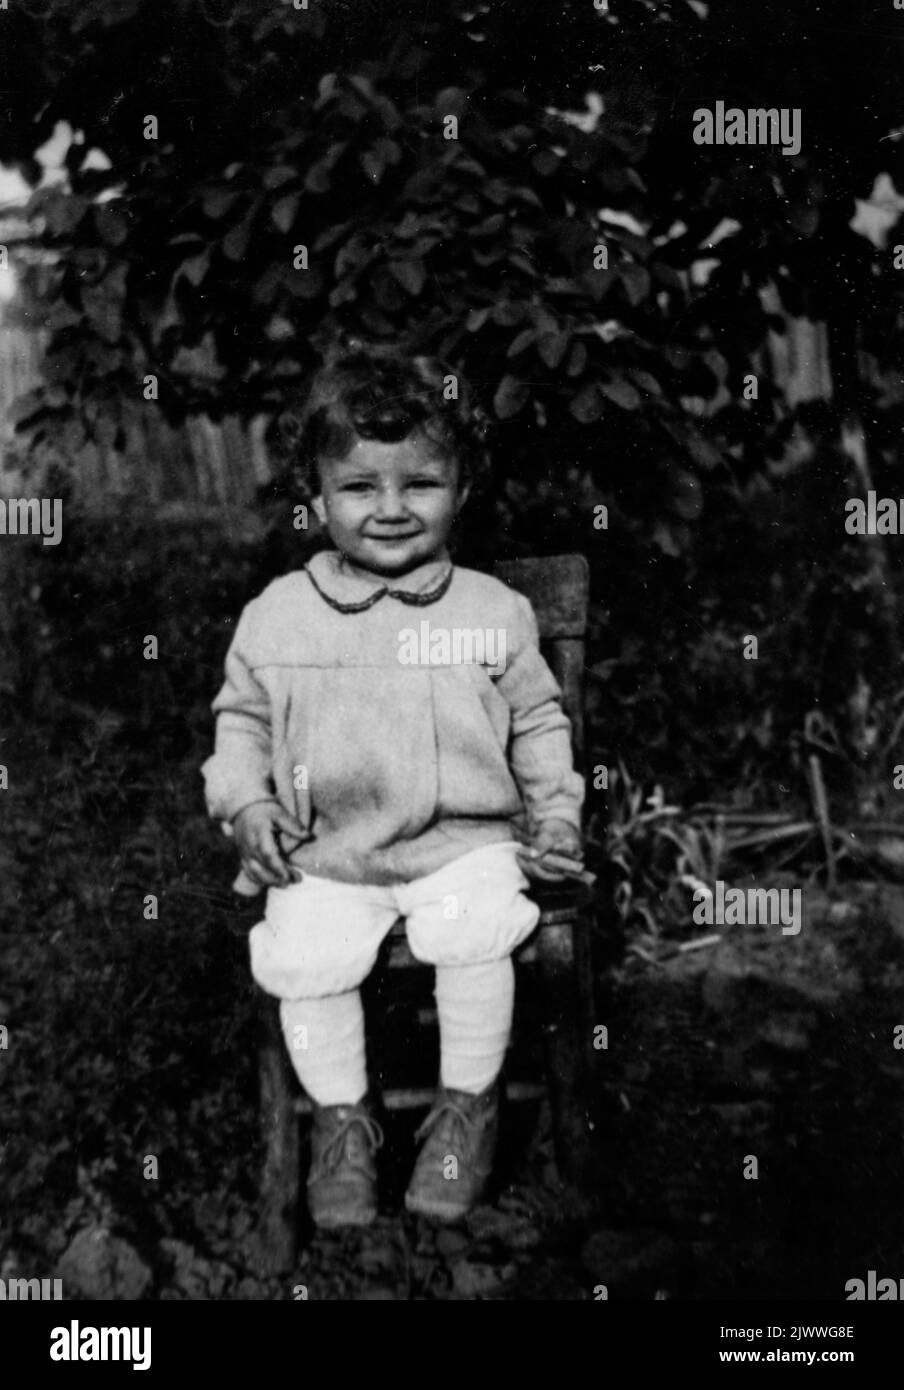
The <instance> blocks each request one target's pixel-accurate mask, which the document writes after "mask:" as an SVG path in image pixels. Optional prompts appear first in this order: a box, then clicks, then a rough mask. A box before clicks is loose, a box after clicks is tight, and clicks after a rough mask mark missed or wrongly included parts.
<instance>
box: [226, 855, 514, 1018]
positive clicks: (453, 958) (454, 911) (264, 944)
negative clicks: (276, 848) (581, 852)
mask: <svg viewBox="0 0 904 1390" xmlns="http://www.w3.org/2000/svg"><path fill="white" fill-rule="evenodd" d="M518 848H519V845H518V842H517V841H515V840H511V841H508V840H507V841H504V842H503V843H501V844H495V845H484V846H483V847H482V848H481V849H476V850H473V851H472V852H471V853H469V854H464V855H462V856H461V857H460V858H459V859H454V860H453V861H452V862H451V863H450V864H446V865H445V866H444V867H443V868H442V869H438V870H437V871H436V873H433V874H428V875H427V876H426V877H425V878H418V879H414V880H413V882H411V883H402V884H396V885H394V886H393V887H389V888H383V887H374V886H372V885H369V884H360V883H337V882H335V881H334V880H332V879H326V878H315V877H314V875H313V874H305V876H304V878H303V879H302V880H301V882H300V883H293V884H292V885H291V886H290V887H288V888H270V889H268V892H267V907H266V915H265V917H264V920H263V921H262V922H258V924H257V926H255V927H252V929H251V936H250V948H251V973H252V975H253V976H254V978H255V980H256V981H257V983H258V984H259V985H260V986H261V988H262V989H264V990H266V992H267V993H268V994H272V995H275V996H276V998H277V999H318V998H323V997H324V996H326V995H330V994H344V993H345V992H346V991H347V990H351V989H356V988H357V987H358V985H360V983H361V981H362V980H363V979H365V977H366V976H367V975H369V974H370V972H371V970H372V969H373V966H374V963H375V961H376V959H377V952H378V950H379V948H380V943H381V942H382V941H383V938H384V937H385V936H386V935H387V933H388V932H389V931H390V930H391V929H392V927H393V926H394V924H395V923H396V922H397V921H398V920H399V918H400V917H403V918H404V919H405V922H406V934H407V937H408V944H409V946H410V948H411V953H412V955H413V956H414V957H415V958H416V959H417V960H420V961H424V962H425V963H427V964H430V965H479V964H482V963H483V962H485V961H491V960H500V959H502V958H503V957H505V956H509V955H511V953H512V951H513V950H514V949H515V947H516V946H518V945H520V943H521V942H522V941H524V940H525V939H526V938H527V937H528V936H530V934H531V932H532V931H533V930H534V927H535V926H536V925H537V922H538V920H539V917H540V909H539V907H538V906H537V904H536V903H534V902H532V901H531V899H530V898H528V897H526V896H525V893H524V890H525V889H526V888H529V886H530V884H529V881H528V879H527V877H526V875H525V874H524V872H523V870H522V869H521V866H520V865H519V863H518V861H517V859H516V857H515V855H516V851H517V849H518Z"/></svg>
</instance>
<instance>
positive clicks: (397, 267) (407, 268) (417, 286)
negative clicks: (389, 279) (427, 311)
mask: <svg viewBox="0 0 904 1390" xmlns="http://www.w3.org/2000/svg"><path fill="white" fill-rule="evenodd" d="M389 270H390V273H391V274H392V275H394V276H395V278H396V279H397V280H398V282H399V284H400V285H403V286H404V288H405V289H406V290H407V291H408V293H409V294H420V292H421V290H422V289H423V288H424V284H425V282H426V279H427V272H426V270H425V269H424V262H423V261H390V262H389Z"/></svg>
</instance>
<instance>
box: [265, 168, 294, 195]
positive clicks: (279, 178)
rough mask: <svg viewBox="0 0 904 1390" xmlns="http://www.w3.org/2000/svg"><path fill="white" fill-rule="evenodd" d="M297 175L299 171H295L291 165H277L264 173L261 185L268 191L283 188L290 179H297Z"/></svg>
mask: <svg viewBox="0 0 904 1390" xmlns="http://www.w3.org/2000/svg"><path fill="white" fill-rule="evenodd" d="M297 174H298V170H297V169H293V168H292V166H291V165H290V164H277V165H275V166H274V168H272V169H267V170H266V171H265V172H264V174H263V176H262V178H261V183H262V184H263V186H264V188H266V189H274V188H281V187H282V185H283V184H284V183H288V182H289V179H294V178H296V177H297Z"/></svg>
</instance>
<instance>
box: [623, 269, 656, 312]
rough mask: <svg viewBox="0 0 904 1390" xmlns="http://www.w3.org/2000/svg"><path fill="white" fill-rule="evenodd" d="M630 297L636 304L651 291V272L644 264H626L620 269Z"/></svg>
mask: <svg viewBox="0 0 904 1390" xmlns="http://www.w3.org/2000/svg"><path fill="white" fill-rule="evenodd" d="M619 273H620V275H621V278H622V283H623V285H624V287H625V292H626V293H627V296H628V299H629V300H630V302H631V303H632V304H634V305H637V304H639V303H640V302H641V300H643V299H646V297H647V295H648V294H649V293H650V272H649V271H648V270H647V269H646V268H645V267H644V266H642V265H625V266H621V267H620V271H619Z"/></svg>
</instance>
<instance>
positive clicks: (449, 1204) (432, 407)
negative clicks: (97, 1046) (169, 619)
mask: <svg viewBox="0 0 904 1390" xmlns="http://www.w3.org/2000/svg"><path fill="white" fill-rule="evenodd" d="M450 371H451V369H450V368H449V367H448V366H447V365H445V364H444V363H441V362H439V361H438V360H436V359H431V358H425V357H415V358H405V357H403V356H401V355H399V354H397V353H395V352H392V351H390V352H387V351H386V350H374V351H372V352H370V353H365V352H363V351H362V350H351V351H347V352H345V353H344V354H339V355H338V356H337V357H336V358H334V359H333V360H332V361H331V362H330V363H329V364H328V365H327V366H325V367H324V368H322V369H321V370H320V371H319V372H318V373H317V374H316V375H315V377H314V378H313V381H312V383H311V386H310V390H309V393H308V396H307V399H306V402H305V404H304V406H303V409H302V410H301V413H300V415H299V416H298V417H297V425H298V433H297V445H296V447H297V461H298V464H299V466H300V467H301V469H302V470H303V473H304V474H305V475H306V477H307V482H308V485H309V488H310V493H311V497H312V504H313V508H314V510H315V512H316V515H317V517H318V519H319V521H320V522H321V524H322V525H323V526H324V527H325V529H326V531H327V533H328V534H329V538H330V540H331V542H332V544H333V546H334V547H335V548H334V549H332V550H324V551H321V552H319V553H318V554H316V555H315V556H314V557H313V558H312V559H311V560H310V561H309V562H308V564H307V565H306V566H305V568H304V569H301V570H297V571H295V572H294V573H291V574H287V575H285V576H284V577H283V578H281V579H277V580H276V581H275V582H274V583H272V584H270V585H269V587H268V588H266V589H265V590H264V592H263V593H262V594H261V595H260V596H259V597H258V598H256V599H254V600H253V601H252V602H251V603H249V604H248V606H247V607H246V608H245V610H244V612H243V613H242V615H241V618H240V620H239V623H238V626H237V629H236V632H235V636H234V639H233V642H232V645H231V647H230V649H229V652H228V654H227V657H226V682H225V684H224V686H223V688H222V690H221V691H220V693H219V695H218V696H217V698H216V700H215V701H214V703H213V709H214V711H215V713H216V715H217V728H216V748H215V752H214V754H213V756H212V757H211V758H209V759H208V760H207V762H206V763H205V764H204V767H203V774H204V778H205V783H206V796H207V805H208V810H209V812H210V814H211V816H213V817H214V818H215V819H217V820H219V821H221V822H222V823H223V828H224V830H225V831H226V833H227V834H232V835H234V837H235V842H236V846H237V848H238V852H239V855H240V858H241V864H242V875H240V879H241V878H244V880H245V882H247V880H249V879H250V880H251V883H252V884H253V885H256V886H257V891H259V890H260V888H263V887H266V888H267V889H268V893H267V900H266V911H265V916H264V920H263V921H262V922H260V923H259V924H258V925H257V926H255V927H254V928H253V929H252V931H251V936H250V948H251V969H252V973H253V975H254V978H255V979H256V980H257V982H258V984H260V985H261V986H262V987H263V989H265V990H266V991H267V992H268V993H270V994H272V995H275V996H276V997H277V998H278V999H279V1000H281V1005H280V1016H281V1020H282V1027H283V1030H284V1035H285V1039H286V1043H287V1046H288V1048H289V1054H290V1056H291V1059H292V1063H293V1065H294V1068H295V1070H296V1071H297V1074H298V1077H299V1079H300V1081H301V1084H302V1085H303V1087H304V1089H305V1090H306V1092H307V1093H308V1095H309V1096H310V1097H311V1100H312V1102H313V1104H314V1123H313V1131H312V1140H311V1143H312V1159H311V1168H310V1174H309V1177H308V1185H307V1191H308V1203H309V1208H310V1211H311V1215H312V1218H313V1220H314V1221H315V1223H317V1224H318V1225H319V1226H325V1227H327V1226H329V1227H332V1226H344V1225H362V1224H366V1223H367V1222H369V1221H371V1220H372V1219H373V1218H374V1216H375V1215H376V1170H375V1166H374V1154H375V1151H376V1149H377V1148H378V1147H379V1145H380V1144H381V1142H382V1135H381V1133H380V1129H379V1126H378V1125H377V1123H376V1121H375V1120H374V1118H373V1116H372V1113H371V1111H370V1108H369V1105H368V1100H367V1091H368V1080H367V1070H366V1063H365V1048H364V1020H363V1014H362V1007H361V999H360V995H359V986H360V984H361V982H362V981H363V980H364V979H365V977H366V976H367V975H368V974H369V972H370V971H371V969H372V968H373V965H374V962H375V960H376V956H377V951H378V948H379V946H380V943H381V941H382V940H383V938H384V937H385V936H386V934H387V933H388V932H389V930H390V929H391V927H392V926H393V924H394V923H395V922H396V921H397V920H398V918H399V917H403V918H404V919H405V921H406V930H407V936H408V941H409V944H410V947H411V951H412V953H413V954H414V956H415V957H416V958H417V959H418V960H421V961H425V962H428V963H430V964H431V965H433V966H435V969H436V986H435V989H436V1003H437V1012H438V1016H439V1031H440V1047H441V1058H440V1084H439V1087H438V1090H437V1095H436V1101H435V1104H434V1106H433V1108H432V1110H431V1112H430V1114H429V1115H428V1117H427V1119H426V1121H425V1123H424V1124H423V1125H422V1126H421V1129H420V1130H419V1131H418V1138H420V1139H423V1140H424V1143H423V1146H422V1148H421V1150H420V1154H419V1156H418V1159H417V1163H416V1166H415V1169H414V1173H413V1176H412V1178H411V1181H410V1184H409V1186H408V1191H407V1193H406V1197H405V1205H406V1207H407V1208H408V1209H409V1210H410V1211H413V1212H419V1213H421V1214H422V1215H425V1216H430V1217H433V1218H435V1219H438V1220H445V1221H452V1220H456V1219H458V1218H459V1217H461V1216H463V1215H464V1214H465V1213H466V1212H467V1211H468V1210H469V1208H470V1207H472V1206H473V1204H474V1203H475V1202H476V1201H477V1199H478V1198H479V1197H480V1195H481V1193H482V1191H483V1189H484V1187H485V1184H486V1181H487V1178H488V1176H489V1173H490V1169H491V1166H492V1161H493V1155H494V1150H495V1142H496V1131H497V1105H498V1095H497V1078H498V1076H499V1072H500V1069H501V1067H502V1062H503V1058H504V1055H505V1051H506V1047H507V1044H508V1041H509V1034H510V1028H511V1021H512V1009H513V1001H514V972H513V967H512V962H511V959H510V957H511V953H512V951H513V950H514V948H515V947H516V946H517V945H518V944H519V943H520V942H522V941H523V940H524V939H525V938H526V937H527V936H529V935H530V933H531V931H532V930H533V928H534V927H535V925H536V923H537V920H538V917H539V909H538V908H537V906H536V905H535V904H534V903H533V902H532V901H531V900H530V898H528V897H527V896H525V891H524V890H525V889H526V888H528V887H529V884H528V879H527V877H526V876H525V871H527V873H528V874H530V875H532V876H533V877H536V878H542V879H547V880H558V879H560V878H562V877H563V873H562V870H563V868H564V869H565V870H566V871H568V870H571V871H578V872H579V870H580V861H581V857H582V847H581V834H580V825H581V806H582V801H583V794H584V788H583V782H582V779H581V778H580V777H579V776H578V774H577V773H576V772H575V771H574V769H573V766H572V757H571V745H570V737H569V725H568V720H567V718H566V716H565V714H564V713H563V711H562V707H561V698H560V691H559V689H558V687H557V685H556V683H555V681H554V679H553V676H552V673H551V672H550V670H549V668H548V666H547V665H546V663H545V662H544V661H543V659H542V658H541V656H540V652H539V649H538V637H537V624H536V619H535V617H534V614H533V611H532V609H531V607H530V605H529V603H528V602H527V600H526V599H524V598H523V597H522V596H521V595H519V594H517V593H515V592H514V591H513V590H510V589H509V588H507V587H506V586H505V585H504V584H501V583H499V582H498V581H497V580H495V579H492V578H490V577H488V576H487V575H484V574H480V573H478V572H476V571H474V570H469V569H461V568H458V567H456V566H455V565H453V563H452V561H451V559H450V557H449V551H448V548H447V547H448V544H449V540H450V533H451V531H452V528H453V523H454V522H455V519H456V517H457V515H458V513H459V511H460V509H461V508H462V506H463V505H464V503H465V501H466V499H467V497H468V493H469V490H470V486H471V482H472V480H473V477H474V474H475V472H476V471H477V470H478V468H479V466H480V461H481V457H482V433H481V430H482V427H481V425H480V420H479V412H478V411H477V410H476V409H474V408H472V407H471V406H470V404H469V393H468V391H467V388H466V386H465V384H464V382H462V381H461V379H460V378H459V379H458V381H459V386H458V389H459V398H458V399H457V400H454V401H447V400H445V399H444V392H443V386H444V377H445V376H447V375H448V373H449V372H450ZM545 856H546V858H545ZM549 856H551V857H549ZM557 860H558V863H557V862H556V861H557ZM237 885H238V881H237ZM252 891H254V888H252ZM451 1156H454V1157H455V1158H456V1159H457V1164H455V1163H452V1164H450V1163H449V1162H448V1159H449V1158H450V1157H451Z"/></svg>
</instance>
